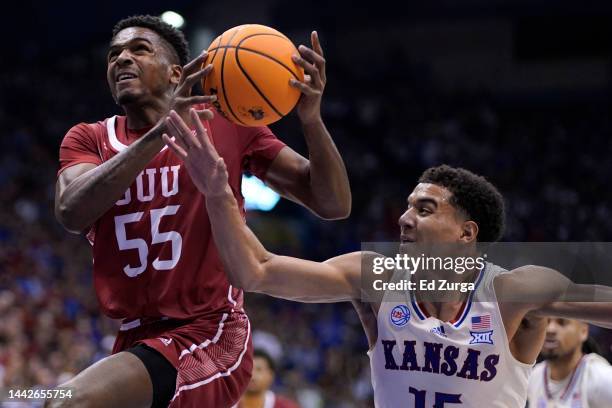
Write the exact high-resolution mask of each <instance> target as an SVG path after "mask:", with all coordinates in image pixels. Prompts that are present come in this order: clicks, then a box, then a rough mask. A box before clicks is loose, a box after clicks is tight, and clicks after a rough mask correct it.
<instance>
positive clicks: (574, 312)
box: [535, 302, 612, 329]
mask: <svg viewBox="0 0 612 408" xmlns="http://www.w3.org/2000/svg"><path fill="white" fill-rule="evenodd" d="M535 314H536V315H538V316H545V317H561V318H564V319H574V320H582V321H585V322H587V323H590V324H594V325H596V326H600V327H604V328H607V329H612V302H554V303H551V304H548V305H546V306H544V307H542V308H541V309H540V310H538V311H537V312H536V313H535Z"/></svg>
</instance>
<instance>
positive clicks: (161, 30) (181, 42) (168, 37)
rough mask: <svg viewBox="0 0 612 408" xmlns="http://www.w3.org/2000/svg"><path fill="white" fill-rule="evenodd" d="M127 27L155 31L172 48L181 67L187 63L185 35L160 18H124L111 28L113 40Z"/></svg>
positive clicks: (187, 53)
mask: <svg viewBox="0 0 612 408" xmlns="http://www.w3.org/2000/svg"><path fill="white" fill-rule="evenodd" d="M129 27H143V28H148V29H149V30H152V31H155V32H156V33H157V35H159V36H160V37H161V38H163V39H164V40H165V41H166V42H167V43H168V44H169V45H170V47H172V49H173V50H174V52H175V53H176V57H177V58H178V61H179V63H180V64H181V66H184V65H185V64H187V62H188V61H189V44H188V43H187V40H186V39H185V35H184V34H183V32H182V31H181V30H179V29H177V28H174V27H172V26H171V25H170V24H168V23H166V22H164V21H163V20H162V19H161V18H159V17H155V16H150V15H139V16H131V17H127V18H124V19H123V20H121V21H119V22H118V23H117V24H115V27H113V38H115V36H116V35H117V33H118V32H119V31H121V30H123V29H125V28H129Z"/></svg>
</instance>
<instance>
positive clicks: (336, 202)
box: [303, 120, 351, 219]
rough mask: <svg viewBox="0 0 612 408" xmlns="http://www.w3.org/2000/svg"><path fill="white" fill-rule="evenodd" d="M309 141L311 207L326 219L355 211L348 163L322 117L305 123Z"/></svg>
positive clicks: (304, 129)
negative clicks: (347, 167) (345, 161)
mask: <svg viewBox="0 0 612 408" xmlns="http://www.w3.org/2000/svg"><path fill="white" fill-rule="evenodd" d="M303 131H304V137H305V139H306V143H307V145H308V156H309V161H310V166H309V182H310V183H309V188H310V191H309V195H310V199H309V200H307V201H308V202H309V203H311V204H310V206H311V209H312V210H313V211H314V212H316V213H317V214H318V215H320V216H321V217H323V218H326V219H342V218H346V217H348V216H349V215H350V213H351V188H350V186H349V180H348V175H347V173H346V167H345V166H344V162H343V161H342V157H341V156H340V153H339V152H338V149H337V148H336V145H335V144H334V141H333V140H332V138H331V136H330V134H329V132H328V131H327V129H326V128H325V124H324V123H323V121H322V120H319V121H316V122H314V123H312V124H308V125H304V126H303Z"/></svg>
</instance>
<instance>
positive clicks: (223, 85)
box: [221, 31, 246, 126]
mask: <svg viewBox="0 0 612 408" xmlns="http://www.w3.org/2000/svg"><path fill="white" fill-rule="evenodd" d="M236 34H238V31H236V32H234V34H233V35H232V37H231V38H230V39H229V40H228V44H229V43H230V42H231V41H232V39H233V38H234V36H235V35H236ZM228 49H229V48H225V50H223V59H222V60H221V91H222V92H223V97H224V98H225V105H227V109H228V111H229V113H231V114H232V116H233V117H234V118H235V119H236V120H237V121H238V122H240V123H241V124H243V125H245V126H246V123H244V122H243V121H241V120H240V118H239V117H238V116H237V115H236V114H235V113H234V109H232V104H231V103H230V101H229V98H228V96H227V93H226V92H225V59H226V57H227V51H228ZM235 53H236V52H235V51H234V54H235ZM234 56H235V55H234Z"/></svg>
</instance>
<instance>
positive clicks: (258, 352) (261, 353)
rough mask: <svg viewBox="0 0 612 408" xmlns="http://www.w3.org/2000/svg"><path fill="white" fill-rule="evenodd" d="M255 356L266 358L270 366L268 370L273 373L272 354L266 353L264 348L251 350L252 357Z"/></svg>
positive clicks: (274, 368)
mask: <svg viewBox="0 0 612 408" xmlns="http://www.w3.org/2000/svg"><path fill="white" fill-rule="evenodd" d="M256 357H260V358H263V359H264V360H266V362H267V363H268V366H269V367H270V370H272V372H273V373H275V372H276V363H275V362H274V359H273V358H272V356H271V355H270V354H268V353H267V352H266V351H265V350H262V349H255V350H253V359H255V358H256Z"/></svg>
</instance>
